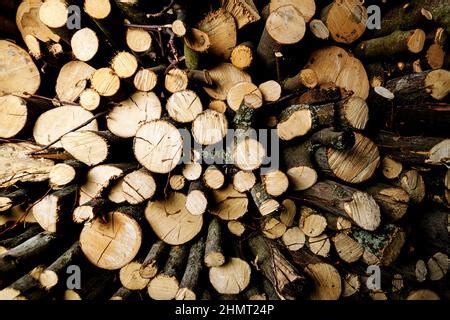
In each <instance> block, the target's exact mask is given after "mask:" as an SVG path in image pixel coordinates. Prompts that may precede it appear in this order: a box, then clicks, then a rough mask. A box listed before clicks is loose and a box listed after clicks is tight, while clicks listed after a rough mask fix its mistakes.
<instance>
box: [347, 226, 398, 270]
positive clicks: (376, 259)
mask: <svg viewBox="0 0 450 320" xmlns="http://www.w3.org/2000/svg"><path fill="white" fill-rule="evenodd" d="M351 237H353V238H354V239H355V240H356V241H358V242H359V244H360V245H361V246H363V247H364V249H365V251H364V255H363V260H364V261H365V262H366V263H368V264H377V265H382V266H389V265H390V264H391V263H392V262H394V261H395V260H396V259H397V257H398V255H399V254H400V251H401V249H402V247H403V245H404V243H405V238H406V236H405V232H404V231H403V230H402V229H401V228H399V227H397V226H395V225H393V224H385V225H383V226H381V227H380V228H379V229H378V230H376V231H375V232H368V231H366V230H360V229H353V230H352V233H351Z"/></svg>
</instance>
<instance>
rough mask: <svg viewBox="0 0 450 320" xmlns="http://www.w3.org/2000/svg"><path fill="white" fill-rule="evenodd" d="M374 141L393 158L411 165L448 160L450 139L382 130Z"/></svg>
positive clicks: (433, 163)
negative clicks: (399, 133) (398, 133)
mask: <svg viewBox="0 0 450 320" xmlns="http://www.w3.org/2000/svg"><path fill="white" fill-rule="evenodd" d="M374 142H375V143H376V144H377V145H378V147H379V148H380V150H381V151H382V152H383V153H386V154H387V155H389V157H390V158H391V159H394V160H396V161H400V162H401V163H404V164H410V165H421V166H423V165H426V164H432V165H441V164H445V163H446V162H447V159H449V156H448V150H449V149H448V144H449V143H450V140H448V139H444V138H437V137H421V136H408V137H406V136H405V137H402V136H399V135H396V134H394V133H392V132H388V131H382V132H380V133H378V134H377V135H376V137H375V138H374Z"/></svg>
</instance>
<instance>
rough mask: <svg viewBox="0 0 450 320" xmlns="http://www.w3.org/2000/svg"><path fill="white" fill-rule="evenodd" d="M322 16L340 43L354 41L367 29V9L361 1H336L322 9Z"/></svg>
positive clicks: (334, 37)
mask: <svg viewBox="0 0 450 320" xmlns="http://www.w3.org/2000/svg"><path fill="white" fill-rule="evenodd" d="M322 17H323V18H322V20H323V21H324V22H325V24H326V26H327V28H328V30H329V31H330V35H331V38H332V39H333V40H334V41H336V42H339V43H345V44H349V43H353V42H354V41H356V40H357V39H358V38H359V37H361V36H362V34H363V33H364V31H365V30H366V23H367V10H366V8H365V7H364V6H363V5H362V3H361V2H360V1H354V0H339V1H335V2H333V3H332V4H330V5H329V6H327V7H326V8H325V9H324V10H323V11H322Z"/></svg>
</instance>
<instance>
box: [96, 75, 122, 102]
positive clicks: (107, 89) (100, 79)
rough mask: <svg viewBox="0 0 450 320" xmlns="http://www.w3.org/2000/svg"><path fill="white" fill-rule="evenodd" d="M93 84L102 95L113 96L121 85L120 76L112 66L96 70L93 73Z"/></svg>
mask: <svg viewBox="0 0 450 320" xmlns="http://www.w3.org/2000/svg"><path fill="white" fill-rule="evenodd" d="M91 85H92V88H94V89H95V90H96V91H97V92H98V93H99V94H100V95H101V96H102V97H113V96H114V95H116V94H117V93H118V92H119V89H120V86H121V84H120V78H119V76H118V75H117V74H116V73H115V72H114V70H113V69H111V68H101V69H98V70H96V71H95V72H94V73H93V75H92V78H91Z"/></svg>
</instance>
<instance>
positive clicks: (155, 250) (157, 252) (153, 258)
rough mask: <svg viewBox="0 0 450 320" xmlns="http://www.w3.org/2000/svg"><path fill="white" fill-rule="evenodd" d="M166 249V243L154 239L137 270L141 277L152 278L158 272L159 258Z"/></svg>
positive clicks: (160, 261)
mask: <svg viewBox="0 0 450 320" xmlns="http://www.w3.org/2000/svg"><path fill="white" fill-rule="evenodd" d="M166 249H167V245H166V244H165V242H164V241H161V240H158V241H156V242H155V243H154V244H153V245H152V247H151V249H150V251H149V252H148V254H147V256H146V257H145V259H144V262H142V265H141V269H140V270H139V274H140V276H141V277H142V278H145V279H152V278H154V277H155V276H156V275H157V274H158V272H159V270H160V268H161V264H162V259H161V258H162V257H163V255H164V253H165V251H166Z"/></svg>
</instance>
